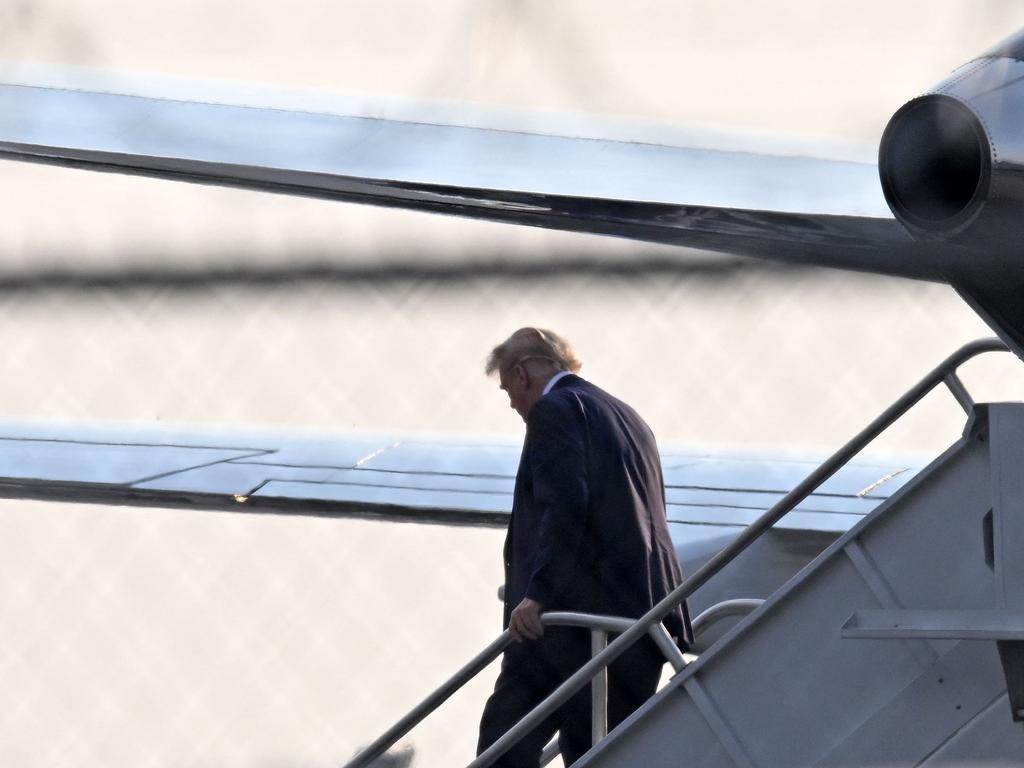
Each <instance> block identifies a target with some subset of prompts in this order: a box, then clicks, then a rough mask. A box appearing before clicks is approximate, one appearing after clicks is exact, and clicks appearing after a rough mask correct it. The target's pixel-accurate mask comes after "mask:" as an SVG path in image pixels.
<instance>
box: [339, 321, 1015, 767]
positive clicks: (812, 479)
mask: <svg viewBox="0 0 1024 768" xmlns="http://www.w3.org/2000/svg"><path fill="white" fill-rule="evenodd" d="M1006 351H1008V350H1007V347H1006V345H1005V344H1004V343H1003V342H1002V341H1000V340H999V339H995V338H989V339H979V340H977V341H972V342H970V343H968V344H965V345H964V346H962V347H960V349H958V350H957V351H956V352H954V353H953V354H952V355H950V356H949V357H947V358H946V359H945V360H943V361H942V363H940V364H939V365H938V366H936V367H935V368H934V369H933V370H932V371H931V372H930V373H928V375H927V376H925V377H924V378H923V379H921V380H920V381H919V382H918V383H917V384H916V385H915V386H913V387H912V388H911V389H910V390H908V391H907V392H906V393H905V394H904V395H903V396H902V397H900V398H899V399H898V400H896V402H894V403H893V404H892V405H890V406H889V407H888V408H887V409H885V410H884V411H883V412H882V413H881V414H880V415H879V416H878V417H877V418H875V419H874V420H873V421H872V422H871V423H870V424H869V425H868V426H867V427H865V428H864V429H863V430H861V431H860V432H859V433H858V434H857V435H856V436H855V437H853V438H852V439H851V440H850V441H849V442H847V443H846V444H845V445H844V446H843V447H842V448H840V449H839V450H838V451H836V452H835V453H833V454H832V455H831V456H830V457H829V458H828V459H826V460H825V462H824V463H822V464H821V465H820V466H819V467H818V468H817V469H815V470H814V471H813V472H812V473H811V474H810V475H808V476H807V477H806V478H805V479H804V480H803V481H801V482H800V483H799V484H798V485H797V486H796V487H795V488H794V489H793V490H791V491H790V492H789V493H787V494H786V495H785V496H784V497H783V498H782V499H780V500H779V501H778V503H776V504H775V505H774V506H773V507H772V508H771V509H769V510H768V511H767V512H765V513H764V514H763V515H762V516H761V517H759V518H758V519H757V520H755V521H754V522H753V523H751V524H750V525H749V526H747V527H746V528H745V529H743V531H742V532H741V533H740V534H739V536H737V537H736V538H735V539H734V540H733V541H732V542H730V543H729V544H728V546H726V547H724V548H723V549H722V550H721V551H720V552H718V553H717V554H716V555H714V556H713V557H711V559H709V560H708V561H707V562H706V563H704V565H702V566H701V567H700V568H698V569H697V570H696V571H695V572H694V573H693V575H692V576H690V577H689V578H687V579H685V580H684V581H683V582H682V584H680V585H679V586H678V587H676V588H675V589H674V590H672V592H670V593H669V594H668V595H666V596H665V598H664V599H662V600H661V601H660V602H659V603H658V604H657V605H655V606H654V607H653V608H651V609H650V610H649V611H648V612H647V613H646V614H644V615H643V616H641V617H640V618H639V619H637V620H635V621H629V626H628V628H627V629H625V630H624V631H622V633H621V634H620V635H619V636H618V637H617V638H615V640H613V641H612V642H611V643H609V644H608V645H607V646H606V647H605V648H604V649H603V650H600V651H599V652H598V653H596V655H594V656H593V657H592V658H591V660H590V661H588V662H587V663H586V664H584V665H583V666H582V667H580V668H579V669H578V670H577V671H576V672H575V673H573V674H572V675H571V676H570V677H569V678H568V679H567V680H566V681H565V682H563V683H562V684H561V685H559V686H558V688H556V689H555V690H554V692H553V693H551V695H549V696H548V697H547V698H546V699H544V701H542V702H541V703H540V704H538V705H537V706H536V707H534V708H533V710H531V711H530V712H529V714H527V715H526V716H525V717H524V718H523V719H522V720H520V721H519V722H518V723H517V724H516V725H514V726H513V727H512V728H510V729H509V731H508V732H507V733H505V735H504V736H502V737H501V738H499V739H498V740H497V741H495V742H494V743H493V744H492V745H491V746H490V747H488V748H487V749H486V750H484V752H482V753H481V754H480V755H479V756H478V757H477V758H476V759H475V760H473V762H471V763H470V764H469V766H468V767H467V768H488V766H490V765H492V764H493V763H494V762H495V761H496V760H497V759H498V758H500V757H501V756H502V755H503V754H505V752H507V751H508V750H509V749H511V748H512V747H513V746H515V745H516V744H517V743H518V742H519V740H520V739H522V738H523V737H524V736H526V735H527V734H528V733H530V732H531V731H532V730H533V729H534V728H536V727H537V726H538V725H540V723H541V722H542V721H543V720H545V719H546V718H547V717H549V716H550V715H551V714H552V713H554V712H555V710H557V709H558V708H559V707H561V706H562V705H563V704H564V703H565V702H567V701H568V700H569V699H570V698H571V697H572V696H574V695H575V694H576V693H577V692H578V691H579V690H581V689H582V688H583V686H585V685H586V684H587V683H588V682H591V681H592V680H593V679H594V678H595V677H596V676H597V675H598V674H599V673H602V672H603V671H604V670H605V669H606V668H607V667H608V665H609V664H611V663H612V662H613V661H615V659H617V658H618V657H619V656H621V655H622V654H623V653H624V652H625V651H626V650H627V649H628V648H629V647H630V646H631V645H633V643H635V642H637V641H638V640H639V639H640V638H641V637H643V636H644V635H646V634H650V635H651V637H652V638H654V639H655V642H659V640H658V635H659V634H660V633H657V632H652V627H659V628H661V621H662V619H664V618H665V616H667V615H668V614H669V613H670V612H671V611H673V610H674V609H675V608H676V606H678V605H679V604H680V603H682V602H683V601H684V600H686V599H687V598H688V597H690V595H692V594H693V593H694V592H696V591H697V590H698V589H699V588H700V587H702V586H703V585H704V584H706V583H707V582H708V580H709V579H711V578H712V577H713V576H715V575H716V574H717V573H718V572H719V571H721V570H722V569H723V568H724V567H725V566H726V565H728V564H729V563H730V562H732V560H733V559H735V558H736V557H737V556H738V555H740V554H742V553H743V552H744V551H745V550H746V549H747V547H749V546H750V545H751V544H753V543H754V542H755V541H756V540H757V539H758V538H759V537H760V536H761V535H762V534H763V533H765V532H766V531H767V530H769V529H770V528H771V527H772V526H773V525H775V523H777V522H778V521H779V520H780V519H781V518H782V517H783V516H784V515H786V514H787V513H789V512H790V511H792V510H793V509H794V508H795V507H796V506H797V505H798V504H800V503H801V502H802V501H804V499H806V498H807V497H808V496H809V495H810V494H811V493H813V492H814V491H815V490H816V489H817V488H818V487H819V486H820V485H822V484H823V483H824V482H825V481H826V480H828V479H829V478H830V477H832V475H834V474H835V473H836V472H837V471H839V469H840V468H842V467H843V466H844V465H846V464H847V463H848V462H849V461H850V460H851V459H852V458H853V457H854V456H856V455H857V454H858V453H860V451H862V450H863V449H864V448H865V447H866V446H867V445H868V444H869V443H870V442H871V441H873V440H874V439H875V438H876V437H878V436H879V435H880V434H881V433H882V432H884V431H885V430H886V429H887V428H888V427H890V426H891V425H892V424H893V423H894V422H895V421H897V420H898V419H899V418H900V417H901V416H903V414H905V413H906V412H907V411H908V410H910V409H911V408H912V407H913V406H914V405H916V404H917V403H918V402H919V401H920V400H921V399H922V398H924V396H925V395H927V394H928V393H929V392H931V391H932V390H933V389H934V388H935V387H937V386H938V385H939V384H945V385H946V386H947V387H948V388H949V390H950V392H951V393H952V395H953V397H954V398H956V400H957V402H958V403H959V404H960V405H961V407H962V408H963V409H964V411H965V412H967V413H968V414H969V413H970V412H971V408H972V407H973V405H974V401H973V400H972V399H971V396H970V394H969V393H968V391H967V388H966V387H965V386H964V384H963V381H962V380H961V379H960V377H959V376H957V369H958V368H959V367H960V366H961V365H963V364H964V363H965V362H967V361H968V360H970V359H972V358H974V357H976V356H978V355H981V354H984V353H986V352H1006ZM561 615H562V616H565V615H566V614H561ZM569 615H572V614H569ZM555 616H556V614H552V613H549V614H545V615H544V616H543V617H542V620H544V621H545V622H546V623H547V622H550V621H552V620H553V619H554V617H555ZM576 616H577V617H580V618H581V619H583V620H589V619H591V618H593V617H588V616H586V615H581V614H577V615H576ZM604 618H607V617H604ZM616 631H617V630H616ZM662 631H663V632H664V629H663V628H662ZM666 636H667V634H666ZM511 642H512V639H511V635H510V633H509V632H507V631H506V632H504V633H503V634H502V635H501V636H500V637H498V638H497V639H496V640H495V641H494V642H492V643H491V644H490V645H488V646H487V648H485V649H484V650H483V651H481V652H480V653H479V654H478V655H477V656H476V657H475V658H474V659H473V660H472V661H470V662H469V663H468V664H466V665H465V666H464V667H463V668H462V669H460V670H459V671H458V672H457V673H456V674H455V675H454V676H453V677H452V678H451V679H449V680H448V681H447V682H446V683H445V684H443V685H442V686H441V687H440V688H438V689H437V690H436V691H434V693H432V694H431V695H430V696H428V697H427V698H426V699H425V700H424V701H423V702H422V703H421V704H420V705H418V706H417V707H416V708H415V709H413V711H412V712H410V713H409V714H408V715H406V716H405V717H404V718H402V719H401V720H400V721H399V722H398V723H396V724H395V725H394V726H393V727H392V728H391V729H389V730H388V731H387V733H385V734H384V735H382V736H381V737H380V738H379V739H377V740H376V741H375V742H374V743H373V744H371V745H370V746H369V747H367V748H366V749H364V750H363V751H362V752H360V753H359V754H358V755H357V756H356V757H355V758H353V760H351V761H350V762H348V763H347V764H346V765H345V768H362V767H364V766H367V765H369V764H370V762H371V761H372V760H374V759H375V758H376V757H378V756H379V755H382V754H384V752H386V751H387V750H388V749H389V748H390V747H391V746H392V745H393V744H394V743H395V742H397V741H398V739H400V738H401V737H402V736H404V735H405V734H406V733H408V732H409V731H410V730H411V729H412V728H413V727H414V726H415V725H416V724H417V723H419V722H420V721H421V720H423V718H425V717H426V716H427V715H428V714H429V713H430V712H432V711H433V710H434V709H436V708H437V707H438V706H440V704H441V703H443V702H444V701H445V700H446V699H448V698H449V697H450V696H451V695H452V694H453V693H455V691H457V690H458V689H459V688H460V687H462V685H463V684H465V683H466V682H467V681H468V680H470V679H471V678H472V677H473V676H475V675H476V674H477V673H478V672H479V671H480V670H481V669H483V668H484V667H486V666H487V665H488V664H489V663H490V662H491V661H492V660H493V659H495V658H497V656H498V654H500V653H501V652H502V651H503V650H504V649H505V648H506V647H508V645H509V643H511ZM660 647H661V645H659V648H660Z"/></svg>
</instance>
